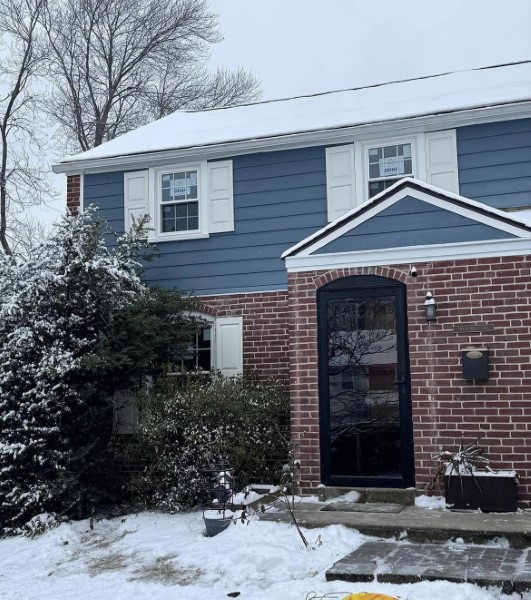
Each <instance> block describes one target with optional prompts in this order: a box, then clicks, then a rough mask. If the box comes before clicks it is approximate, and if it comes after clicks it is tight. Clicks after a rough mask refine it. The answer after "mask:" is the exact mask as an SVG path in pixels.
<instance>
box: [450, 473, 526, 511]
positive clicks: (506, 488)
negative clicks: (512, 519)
mask: <svg viewBox="0 0 531 600" xmlns="http://www.w3.org/2000/svg"><path fill="white" fill-rule="evenodd" d="M516 485H517V476H516V473H515V472H514V471H498V472H496V473H492V474H491V473H486V472H478V473H475V474H474V475H470V474H453V475H446V476H445V477H444V487H445V497H446V504H449V505H451V507H452V508H461V509H469V510H477V509H479V510H481V511H483V512H516V510H517V490H516Z"/></svg>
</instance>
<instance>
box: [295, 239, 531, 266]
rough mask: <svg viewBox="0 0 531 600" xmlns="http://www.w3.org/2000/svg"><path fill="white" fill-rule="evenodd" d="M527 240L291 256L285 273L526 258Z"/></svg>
mask: <svg viewBox="0 0 531 600" xmlns="http://www.w3.org/2000/svg"><path fill="white" fill-rule="evenodd" d="M530 253H531V246H530V243H529V238H516V239H514V238H513V239H510V240H488V241H483V242H459V243H455V244H432V245H429V246H405V247H403V248H384V249H378V250H362V251H359V252H337V253H335V254H319V255H317V256H290V257H288V258H287V259H286V269H287V271H288V273H297V272H302V271H327V270H330V269H347V268H351V267H377V266H386V265H399V264H410V263H415V262H441V261H445V260H464V259H467V258H489V257H497V256H519V255H529V254H530Z"/></svg>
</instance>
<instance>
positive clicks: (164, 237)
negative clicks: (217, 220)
mask: <svg viewBox="0 0 531 600" xmlns="http://www.w3.org/2000/svg"><path fill="white" fill-rule="evenodd" d="M209 237H210V234H209V233H204V232H202V231H194V232H190V233H171V234H165V233H158V234H157V233H151V234H150V235H149V237H148V242H154V243H155V242H156V243H157V244H158V243H160V242H178V241H180V240H202V239H205V238H209Z"/></svg>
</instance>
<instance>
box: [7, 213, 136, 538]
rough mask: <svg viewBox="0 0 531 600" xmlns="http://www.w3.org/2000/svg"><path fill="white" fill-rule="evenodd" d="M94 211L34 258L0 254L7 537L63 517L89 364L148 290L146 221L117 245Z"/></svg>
mask: <svg viewBox="0 0 531 600" xmlns="http://www.w3.org/2000/svg"><path fill="white" fill-rule="evenodd" d="M105 233H106V230H105V223H104V221H103V220H102V219H101V218H100V216H99V214H98V212H97V210H96V209H94V208H89V209H87V210H86V211H85V212H84V213H83V214H82V215H80V216H78V217H70V216H65V217H64V218H63V219H62V220H61V221H60V223H58V224H57V226H56V228H55V232H54V233H53V235H52V236H51V237H50V239H49V240H48V241H47V242H46V243H44V244H43V245H42V246H41V247H40V248H39V249H38V250H37V251H36V252H35V254H34V255H33V256H32V257H31V258H29V259H27V260H24V261H22V260H17V259H16V258H11V257H6V256H0V475H1V477H0V530H1V529H9V528H14V527H17V526H20V525H22V524H24V523H26V522H27V521H28V520H29V519H31V518H32V517H34V516H35V515H37V514H40V513H43V512H50V511H52V510H57V507H58V506H60V505H61V501H62V500H63V499H64V496H65V487H66V486H67V485H68V480H69V478H68V477H67V476H65V474H66V473H67V472H68V469H69V466H70V465H71V463H72V460H74V458H79V455H80V453H82V452H84V451H85V450H83V448H82V447H81V445H80V444H81V443H82V441H83V440H80V439H79V436H78V435H77V434H78V427H79V425H80V423H81V424H82V423H83V420H84V419H85V420H86V419H87V418H88V415H89V412H88V408H89V407H87V406H85V405H84V403H83V397H82V394H81V393H80V382H81V381H82V379H83V364H82V362H83V358H84V357H86V356H87V355H88V354H90V352H91V350H92V348H93V347H94V345H95V343H96V341H97V337H98V332H100V331H101V330H102V329H104V328H105V327H106V326H107V325H108V323H109V321H110V320H111V318H112V314H113V311H114V310H115V309H116V308H120V307H126V306H127V305H128V304H130V303H131V302H133V301H134V299H135V298H137V297H138V296H139V295H141V294H143V293H144V286H143V285H142V284H141V282H140V279H139V270H140V263H139V262H138V257H139V254H140V253H141V252H142V249H143V247H144V244H143V242H141V241H139V240H140V239H141V238H142V237H143V233H144V231H143V224H139V227H137V228H134V230H133V232H131V233H130V234H127V235H126V236H124V237H122V238H120V239H119V240H117V242H116V244H115V245H114V246H113V247H112V248H109V247H108V246H107V245H106V244H105V241H104V234H105Z"/></svg>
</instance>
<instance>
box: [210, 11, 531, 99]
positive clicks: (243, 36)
mask: <svg viewBox="0 0 531 600" xmlns="http://www.w3.org/2000/svg"><path fill="white" fill-rule="evenodd" d="M210 4H211V6H212V8H213V10H214V11H216V12H217V13H218V14H219V16H220V25H221V30H222V31H223V33H224V35H225V40H224V41H223V42H222V43H220V44H218V45H217V46H216V47H215V49H214V51H213V54H212V63H213V64H214V65H216V66H226V67H232V68H234V67H237V66H243V67H245V68H246V69H249V70H251V71H252V72H253V73H254V74H255V75H256V76H257V77H258V78H259V79H260V80H261V82H262V86H263V91H264V98H265V99H269V98H278V97H285V96H292V95H298V94H306V93H312V92H318V91H325V90H331V89H342V88H348V87H356V86H359V85H364V84H368V83H376V82H383V81H390V80H393V79H399V78H407V77H415V76H418V75H426V74H434V73H440V72H446V71H454V70H459V69H467V68H473V67H478V66H484V65H490V64H497V63H504V62H511V61H516V60H523V59H526V58H531V0H444V1H435V0H401V1H400V2H398V1H396V0H328V1H327V2H325V1H324V0H211V2H210Z"/></svg>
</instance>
